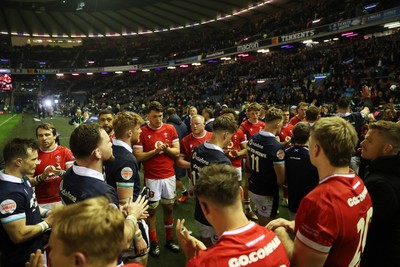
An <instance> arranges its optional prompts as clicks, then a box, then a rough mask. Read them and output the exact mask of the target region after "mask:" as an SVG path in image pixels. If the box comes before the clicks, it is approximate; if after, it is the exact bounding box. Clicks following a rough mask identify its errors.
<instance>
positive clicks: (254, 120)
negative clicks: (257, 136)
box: [249, 119, 258, 124]
mask: <svg viewBox="0 0 400 267" xmlns="http://www.w3.org/2000/svg"><path fill="white" fill-rule="evenodd" d="M249 122H250V123H253V124H256V123H258V119H249Z"/></svg>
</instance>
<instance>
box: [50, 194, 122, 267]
mask: <svg viewBox="0 0 400 267" xmlns="http://www.w3.org/2000/svg"><path fill="white" fill-rule="evenodd" d="M52 214H53V215H52V216H53V218H54V222H53V225H54V226H53V229H52V234H55V236H56V237H57V238H58V239H59V240H61V241H62V243H63V247H64V251H63V252H64V254H65V255H71V254H72V253H74V252H81V253H83V254H84V255H85V256H86V257H87V258H88V260H89V261H90V263H92V264H93V266H98V267H100V266H105V265H106V264H109V263H112V262H113V261H115V260H116V259H117V258H118V256H119V254H120V253H121V252H122V250H123V249H124V246H125V245H126V240H125V239H124V221H125V218H124V215H123V214H122V212H121V211H120V210H119V209H117V208H116V207H115V206H112V205H110V201H109V200H108V199H107V198H105V197H95V198H89V199H86V200H84V201H82V202H78V203H75V204H72V205H68V206H63V207H60V208H59V209H56V210H55V211H54V212H53V213H52Z"/></svg>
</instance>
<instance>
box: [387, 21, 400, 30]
mask: <svg viewBox="0 0 400 267" xmlns="http://www.w3.org/2000/svg"><path fill="white" fill-rule="evenodd" d="M383 27H385V28H388V29H393V28H397V27H400V21H394V22H391V23H386V24H385V25H383Z"/></svg>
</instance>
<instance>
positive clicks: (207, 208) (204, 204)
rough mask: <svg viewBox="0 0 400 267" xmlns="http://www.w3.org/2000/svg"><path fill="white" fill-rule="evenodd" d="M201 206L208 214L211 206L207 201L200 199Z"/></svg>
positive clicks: (205, 213)
mask: <svg viewBox="0 0 400 267" xmlns="http://www.w3.org/2000/svg"><path fill="white" fill-rule="evenodd" d="M200 207H201V209H202V210H203V213H204V215H205V216H207V215H208V214H209V213H210V208H209V207H208V205H207V203H206V202H204V201H200Z"/></svg>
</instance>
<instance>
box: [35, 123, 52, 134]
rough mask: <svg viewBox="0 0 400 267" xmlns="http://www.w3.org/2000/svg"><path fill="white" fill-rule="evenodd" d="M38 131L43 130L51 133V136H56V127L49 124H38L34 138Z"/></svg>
mask: <svg viewBox="0 0 400 267" xmlns="http://www.w3.org/2000/svg"><path fill="white" fill-rule="evenodd" d="M39 129H45V130H48V131H51V132H52V134H53V135H54V136H57V130H56V127H54V125H53V124H51V123H42V124H39V125H38V126H37V127H36V131H35V133H36V136H37V132H38V130H39Z"/></svg>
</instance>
